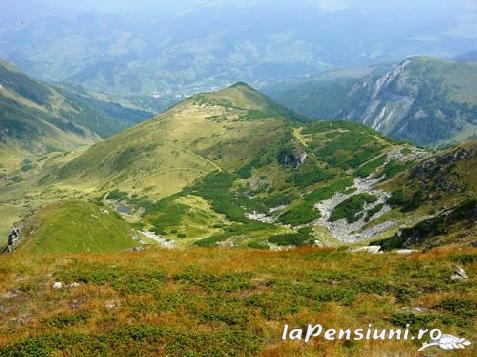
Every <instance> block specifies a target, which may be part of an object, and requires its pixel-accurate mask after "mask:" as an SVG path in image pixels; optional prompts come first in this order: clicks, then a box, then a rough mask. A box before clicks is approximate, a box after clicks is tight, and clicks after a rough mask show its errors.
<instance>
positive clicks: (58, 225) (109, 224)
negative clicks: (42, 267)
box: [19, 201, 137, 253]
mask: <svg viewBox="0 0 477 357" xmlns="http://www.w3.org/2000/svg"><path fill="white" fill-rule="evenodd" d="M20 228H21V231H22V239H23V244H22V245H21V246H20V247H19V251H20V252H32V253H74V252H91V253H105V252H113V251H121V250H125V249H128V248H132V247H134V246H136V245H137V243H136V242H135V241H134V239H133V237H134V231H133V230H132V229H131V227H130V226H129V225H128V224H127V223H126V222H124V221H123V220H122V219H120V218H119V217H118V215H117V214H116V213H115V212H114V211H111V210H110V209H107V208H104V207H98V206H96V205H94V204H92V203H87V202H82V201H61V202H58V203H55V204H51V205H47V206H45V207H43V208H42V209H40V210H39V211H37V212H35V213H34V214H33V215H31V216H29V217H27V218H26V219H25V220H24V221H23V222H22V225H21V227H20Z"/></svg>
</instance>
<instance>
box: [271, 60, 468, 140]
mask: <svg viewBox="0 0 477 357" xmlns="http://www.w3.org/2000/svg"><path fill="white" fill-rule="evenodd" d="M266 92H267V93H269V94H270V95H271V96H272V97H273V98H275V99H276V100H277V101H279V102H281V103H282V104H284V105H286V106H288V107H290V108H292V109H294V110H295V111H297V112H299V113H302V114H304V115H307V116H309V117H312V118H314V119H328V118H343V119H351V120H354V121H359V122H361V123H364V124H366V125H368V126H370V127H372V128H373V129H376V130H379V131H380V132H381V133H383V134H385V135H387V136H390V137H392V138H395V139H399V140H410V141H412V142H413V143H415V144H418V145H426V146H436V145H445V144H450V143H457V142H463V141H465V140H469V139H472V138H475V137H476V135H477V63H472V62H457V61H449V60H441V59H436V58H428V57H413V58H410V59H407V60H405V61H403V62H401V63H399V64H398V65H395V66H392V67H389V68H387V69H386V68H385V67H378V68H374V69H373V71H372V72H371V73H369V72H367V71H366V70H358V71H335V72H330V73H326V74H323V75H321V76H320V77H318V78H316V79H313V80H307V81H302V82H291V83H282V84H278V85H276V86H272V87H269V88H268V89H267V90H266Z"/></svg>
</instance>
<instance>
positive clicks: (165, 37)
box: [0, 0, 475, 99]
mask: <svg viewBox="0 0 477 357" xmlns="http://www.w3.org/2000/svg"><path fill="white" fill-rule="evenodd" d="M17 2H18V1H17ZM345 2H346V4H344V3H345ZM30 3H31V1H30V2H28V5H27V6H25V5H24V6H21V7H20V6H19V5H17V6H18V7H19V8H18V9H17V11H14V10H15V6H14V5H12V4H8V5H5V8H6V9H5V10H4V11H0V13H1V14H0V16H2V20H3V19H4V18H5V20H4V21H2V22H0V43H1V44H2V46H1V47H0V57H3V58H8V59H9V60H10V61H12V62H13V63H15V64H16V65H18V66H19V67H20V68H22V69H23V70H24V71H26V73H28V74H29V75H32V76H34V77H35V78H40V79H43V80H55V81H62V82H65V81H67V82H73V83H76V84H80V85H83V86H85V87H86V88H87V89H88V90H94V91H102V92H106V93H113V94H115V95H121V96H130V95H135V96H149V97H152V96H153V95H154V96H157V95H159V96H161V98H174V97H175V96H176V95H180V96H182V97H180V98H179V99H184V98H185V97H188V96H190V95H193V94H196V93H200V92H205V91H209V90H217V89H219V88H224V87H226V86H229V85H230V84H232V83H235V82H237V81H246V82H248V83H251V84H253V85H255V86H260V85H262V84H264V83H269V82H271V81H276V80H280V79H290V78H306V76H309V75H311V76H314V75H317V74H319V73H321V72H322V71H324V70H329V69H331V68H334V67H336V66H340V67H343V66H345V67H348V66H367V65H370V64H373V63H383V62H390V61H396V60H398V59H400V58H405V57H407V56H410V55H412V54H431V55H436V56H439V55H442V54H446V55H449V54H450V55H451V56H452V55H455V54H459V53H464V52H465V51H468V50H469V49H470V48H474V47H475V41H474V40H473V38H474V37H472V35H474V33H475V31H472V28H471V27H470V26H469V29H466V28H463V29H459V30H460V31H459V32H460V33H459V34H454V33H452V34H450V33H449V32H450V31H452V30H453V29H454V28H455V24H456V23H457V22H458V21H460V20H459V19H460V17H461V16H462V15H464V14H465V11H466V10H465V9H463V8H462V6H457V5H454V6H451V5H449V4H439V6H436V5H435V4H434V2H431V1H430V0H426V1H419V2H415V3H413V4H402V3H399V2H394V3H393V4H392V6H391V5H389V4H388V5H387V6H384V4H383V3H382V2H378V1H375V3H376V4H375V5H371V3H370V2H365V3H363V2H347V1H340V2H339V3H340V4H338V5H333V6H332V5H323V1H314V0H304V1H300V2H294V3H293V4H292V3H289V2H286V1H281V2H277V1H272V0H260V1H238V2H233V1H196V2H195V4H194V5H193V4H191V2H190V1H189V2H187V5H185V3H183V2H182V3H181V2H178V3H177V4H172V3H173V2H172V1H171V2H170V4H169V5H167V6H166V5H165V4H163V3H164V2H161V4H160V5H157V4H152V2H148V4H149V6H148V9H147V10H145V9H143V11H142V12H140V11H139V9H137V7H138V6H139V4H136V3H129V4H128V7H129V8H130V10H129V11H127V12H126V13H124V12H123V13H122V14H121V12H119V13H118V12H117V11H116V12H109V13H108V12H107V10H105V11H101V12H93V11H83V12H81V8H82V5H83V4H79V5H77V6H72V5H70V4H68V3H66V2H56V4H57V6H58V7H59V6H61V7H64V8H68V7H75V8H76V10H77V11H72V12H68V10H67V9H66V10H63V11H61V9H54V8H53V9H49V8H48V7H46V6H45V7H44V9H43V10H42V11H41V9H38V8H37V7H33V6H32V7H31V9H30V8H29V6H30ZM97 3H98V4H97V5H96V7H101V4H102V3H101V2H97ZM100 3H101V4H100ZM124 3H125V2H123V4H124ZM330 3H331V2H330ZM111 4H112V3H111ZM390 6H391V8H392V9H393V16H392V18H391V17H390V16H389V8H390ZM85 7H87V5H86V4H85ZM93 7H95V6H93ZM110 7H114V8H118V7H120V5H118V4H116V2H114V6H112V5H111V6H110ZM168 8H170V9H169V10H168ZM429 8H432V11H429ZM9 15H10V16H9ZM15 19H17V20H16V21H14V20H15ZM238 19H239V20H238ZM264 19H266V21H265V20H264ZM7 20H8V21H7ZM376 29H380V30H379V31H376ZM465 30H467V32H468V33H467V32H466V31H465Z"/></svg>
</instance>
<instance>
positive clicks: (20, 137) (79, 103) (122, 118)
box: [0, 61, 150, 172]
mask: <svg viewBox="0 0 477 357" xmlns="http://www.w3.org/2000/svg"><path fill="white" fill-rule="evenodd" d="M149 115H150V114H149V113H146V112H141V111H137V110H131V109H127V108H124V107H122V106H120V105H117V104H114V103H109V102H105V101H99V100H95V99H94V98H91V97H88V96H86V95H81V96H80V95H78V94H76V93H73V92H71V91H67V90H65V89H61V88H58V87H55V86H52V85H49V84H46V83H40V82H37V81H35V80H33V79H31V78H29V77H27V76H26V75H24V74H23V73H21V72H20V71H19V70H17V69H16V68H14V67H12V66H11V65H9V64H8V63H6V62H3V61H1V62H0V118H1V120H0V169H1V168H4V169H6V170H7V171H9V172H11V171H13V170H15V169H19V168H20V167H21V164H22V161H23V160H24V159H27V160H32V159H34V158H36V157H38V156H42V155H44V154H47V153H50V152H61V151H69V150H72V149H74V148H77V147H78V146H81V145H85V144H91V143H93V142H96V141H98V140H100V139H101V138H104V137H108V136H110V135H113V134H115V133H118V132H119V131H121V130H123V129H125V128H126V127H127V126H130V125H132V124H133V122H132V121H131V120H132V119H135V120H136V121H138V120H144V119H145V118H147V117H148V116H149Z"/></svg>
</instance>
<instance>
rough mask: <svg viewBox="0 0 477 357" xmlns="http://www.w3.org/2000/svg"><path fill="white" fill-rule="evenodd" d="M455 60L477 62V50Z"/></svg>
mask: <svg viewBox="0 0 477 357" xmlns="http://www.w3.org/2000/svg"><path fill="white" fill-rule="evenodd" d="M455 60H456V61H461V62H477V50H476V51H472V52H467V53H464V54H463V55H460V56H457V57H456V58H455Z"/></svg>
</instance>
